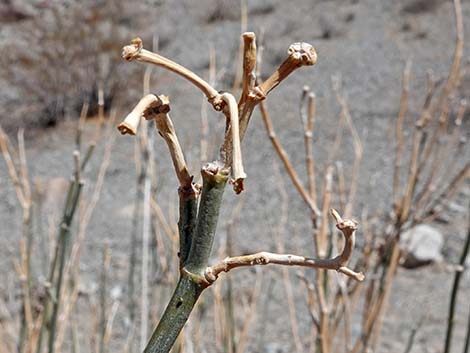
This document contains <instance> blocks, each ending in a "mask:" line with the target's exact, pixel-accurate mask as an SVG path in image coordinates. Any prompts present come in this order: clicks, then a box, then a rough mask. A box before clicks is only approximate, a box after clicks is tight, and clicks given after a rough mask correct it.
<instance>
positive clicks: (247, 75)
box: [238, 32, 256, 107]
mask: <svg viewBox="0 0 470 353" xmlns="http://www.w3.org/2000/svg"><path fill="white" fill-rule="evenodd" d="M242 38H243V81H242V94H241V97H240V101H239V102H238V106H239V107H241V106H242V105H243V104H244V103H245V101H246V100H247V99H248V96H249V94H250V93H252V91H253V88H254V86H255V81H256V36H255V34H254V33H253V32H245V33H243V35H242Z"/></svg>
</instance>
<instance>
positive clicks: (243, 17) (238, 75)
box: [232, 0, 248, 95]
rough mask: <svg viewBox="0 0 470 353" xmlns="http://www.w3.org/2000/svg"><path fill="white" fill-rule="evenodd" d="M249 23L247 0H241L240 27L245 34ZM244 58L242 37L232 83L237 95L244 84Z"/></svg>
mask: <svg viewBox="0 0 470 353" xmlns="http://www.w3.org/2000/svg"><path fill="white" fill-rule="evenodd" d="M247 25H248V8H247V4H246V0H241V1H240V29H241V33H243V35H244V34H245V32H246V28H247ZM243 60H244V47H243V38H240V41H239V46H238V58H237V60H236V71H235V79H234V80H233V85H232V92H233V94H234V95H235V94H236V93H237V91H238V90H239V89H240V83H242V82H243V83H242V84H244V79H245V77H244V71H243V68H242V62H243Z"/></svg>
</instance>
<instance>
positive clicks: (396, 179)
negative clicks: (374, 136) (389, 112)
mask: <svg viewBox="0 0 470 353" xmlns="http://www.w3.org/2000/svg"><path fill="white" fill-rule="evenodd" d="M410 73H411V61H410V60H408V61H407V62H406V65H405V69H404V71H403V89H402V93H401V98H400V110H399V112H398V118H397V121H396V124H395V140H396V142H395V167H394V170H393V197H394V202H395V204H398V202H399V200H398V197H399V194H398V193H399V187H400V168H401V158H402V154H403V145H404V141H403V122H404V120H405V115H406V110H407V106H408V93H409V89H410Z"/></svg>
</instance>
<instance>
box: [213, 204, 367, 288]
mask: <svg viewBox="0 0 470 353" xmlns="http://www.w3.org/2000/svg"><path fill="white" fill-rule="evenodd" d="M330 212H331V215H332V216H333V217H334V218H335V219H336V227H337V228H338V229H339V230H340V231H341V232H342V233H343V236H344V238H345V245H344V248H343V251H342V252H341V253H340V254H339V255H338V256H336V257H334V258H331V259H314V258H309V257H304V256H299V255H292V254H275V253H271V252H266V251H262V252H259V253H256V254H251V255H242V256H235V257H227V258H225V259H224V260H222V261H221V262H219V263H218V264H216V265H214V266H211V267H208V268H207V269H206V272H205V277H206V280H207V281H208V282H209V283H213V282H215V280H217V277H218V276H219V274H220V273H221V272H228V271H230V270H232V269H234V268H238V267H249V266H255V265H268V264H276V265H284V266H302V267H311V268H317V269H327V270H336V271H338V272H341V273H343V274H345V275H346V276H349V277H351V278H354V279H355V280H356V281H363V280H364V278H365V277H364V274H363V273H361V272H355V271H353V270H351V269H350V268H348V267H347V264H348V262H349V259H350V258H351V255H352V251H353V249H354V244H355V231H356V229H357V225H358V224H357V222H356V221H353V220H350V219H342V218H341V216H340V215H339V214H338V212H336V211H335V210H334V209H331V210H330Z"/></svg>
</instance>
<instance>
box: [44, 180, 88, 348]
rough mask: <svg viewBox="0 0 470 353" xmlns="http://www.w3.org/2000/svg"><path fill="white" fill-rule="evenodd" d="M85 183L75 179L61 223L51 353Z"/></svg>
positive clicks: (50, 333) (50, 339) (50, 328)
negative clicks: (69, 246)
mask: <svg viewBox="0 0 470 353" xmlns="http://www.w3.org/2000/svg"><path fill="white" fill-rule="evenodd" d="M82 186H83V183H82V182H80V181H78V180H75V181H74V182H72V184H71V185H70V188H71V190H70V192H69V194H68V197H67V202H66V204H65V210H64V215H63V218H62V222H61V225H60V232H59V238H58V239H59V240H58V241H59V259H58V260H59V268H58V277H57V283H56V290H55V301H54V305H53V309H52V316H51V320H50V327H49V342H48V347H49V353H53V352H54V342H55V331H56V325H57V317H58V314H59V304H60V295H61V289H62V282H63V277H64V269H65V260H66V256H67V249H68V243H69V238H70V226H71V224H72V220H73V216H74V214H75V210H76V208H77V205H78V200H79V199H80V192H81V190H82Z"/></svg>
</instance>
